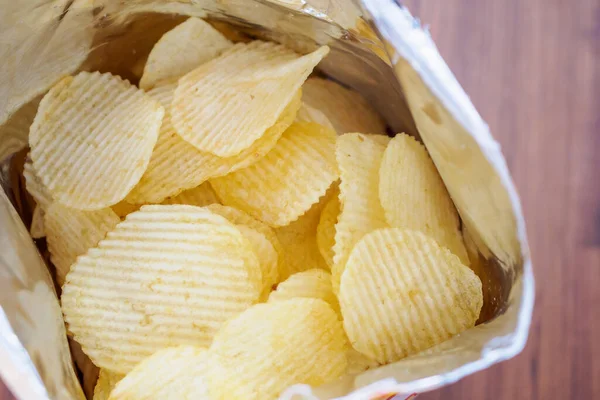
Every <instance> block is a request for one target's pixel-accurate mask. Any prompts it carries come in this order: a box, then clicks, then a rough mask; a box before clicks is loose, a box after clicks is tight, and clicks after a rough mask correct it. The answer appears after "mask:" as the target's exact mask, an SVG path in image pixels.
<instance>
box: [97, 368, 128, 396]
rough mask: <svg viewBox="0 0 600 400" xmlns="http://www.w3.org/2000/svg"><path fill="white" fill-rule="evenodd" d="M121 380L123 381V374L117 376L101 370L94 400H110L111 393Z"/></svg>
mask: <svg viewBox="0 0 600 400" xmlns="http://www.w3.org/2000/svg"><path fill="white" fill-rule="evenodd" d="M121 379H123V374H116V373H114V372H111V371H109V370H106V369H101V370H100V374H99V375H98V381H97V382H96V387H94V398H93V400H108V399H109V398H110V393H111V392H112V390H113V389H114V387H115V385H116V384H117V383H119V381H120V380H121Z"/></svg>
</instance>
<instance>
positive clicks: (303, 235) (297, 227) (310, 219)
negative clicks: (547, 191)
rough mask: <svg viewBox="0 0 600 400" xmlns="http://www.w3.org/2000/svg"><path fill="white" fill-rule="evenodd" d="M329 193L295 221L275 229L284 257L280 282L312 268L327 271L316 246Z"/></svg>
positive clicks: (280, 271)
mask: <svg viewBox="0 0 600 400" xmlns="http://www.w3.org/2000/svg"><path fill="white" fill-rule="evenodd" d="M330 192H331V189H330V190H329V191H328V192H327V193H326V194H325V196H324V197H323V198H322V199H321V200H320V201H319V202H318V203H316V204H314V205H313V206H312V207H311V208H310V210H308V211H307V212H306V213H304V215H301V216H300V218H298V219H297V220H296V221H294V222H292V223H291V224H289V225H286V226H282V227H281V228H277V229H275V234H276V235H277V238H278V239H279V242H280V243H281V246H282V247H283V252H284V257H285V265H284V266H283V267H284V268H282V269H280V270H279V277H280V279H281V280H283V279H287V278H288V277H290V276H291V275H293V274H295V273H297V272H302V271H306V270H309V269H313V268H319V269H324V270H327V269H328V267H327V263H326V262H325V260H324V259H323V256H322V255H321V252H320V251H319V247H318V246H317V225H318V224H319V216H320V215H321V210H323V207H324V205H325V202H326V201H327V199H328V198H329V193H330Z"/></svg>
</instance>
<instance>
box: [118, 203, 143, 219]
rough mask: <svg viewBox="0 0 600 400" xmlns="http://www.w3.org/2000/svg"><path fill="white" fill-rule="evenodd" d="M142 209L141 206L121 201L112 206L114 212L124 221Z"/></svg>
mask: <svg viewBox="0 0 600 400" xmlns="http://www.w3.org/2000/svg"><path fill="white" fill-rule="evenodd" d="M140 207H141V205H140V204H130V203H128V202H126V201H125V200H121V201H120V202H118V203H117V204H115V205H114V206H112V207H111V208H112V210H113V211H114V212H115V214H117V215H118V216H119V218H121V219H124V218H125V217H126V216H128V215H129V214H131V213H132V212H135V211H137V210H139V209H140Z"/></svg>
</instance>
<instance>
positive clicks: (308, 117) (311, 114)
mask: <svg viewBox="0 0 600 400" xmlns="http://www.w3.org/2000/svg"><path fill="white" fill-rule="evenodd" d="M296 121H299V122H314V123H315V124H319V125H323V126H324V127H326V128H329V129H331V130H334V131H335V127H334V126H333V124H332V123H331V121H329V118H327V116H325V114H323V112H322V111H319V110H317V109H316V108H313V107H311V106H309V105H308V104H306V103H302V105H301V106H300V109H299V110H298V114H296Z"/></svg>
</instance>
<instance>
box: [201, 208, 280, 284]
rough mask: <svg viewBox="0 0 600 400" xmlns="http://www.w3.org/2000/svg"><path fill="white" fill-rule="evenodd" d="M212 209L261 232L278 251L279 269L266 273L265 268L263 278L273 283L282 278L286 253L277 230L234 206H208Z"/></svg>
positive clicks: (237, 222) (236, 222)
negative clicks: (281, 273)
mask: <svg viewBox="0 0 600 400" xmlns="http://www.w3.org/2000/svg"><path fill="white" fill-rule="evenodd" d="M206 208H208V209H209V210H210V211H212V212H213V213H215V214H219V215H221V216H223V217H225V218H226V219H227V220H229V222H231V223H232V224H235V225H237V226H240V225H244V226H247V227H248V228H252V229H253V230H255V231H257V232H260V233H261V234H262V235H263V236H264V237H265V238H266V239H267V240H268V241H269V242H270V243H271V246H272V247H273V249H274V250H275V252H276V253H277V265H278V266H277V271H275V272H273V271H271V272H268V273H266V275H265V274H264V269H263V280H264V281H265V282H269V281H272V282H273V283H277V282H279V281H280V280H281V279H282V278H281V277H280V275H279V274H280V271H284V270H285V268H286V267H285V255H284V250H283V247H282V245H281V243H280V242H279V239H278V238H277V236H276V235H275V231H274V230H273V228H271V227H270V226H268V225H266V224H265V223H263V222H260V221H259V220H257V219H255V218H253V217H251V216H250V215H248V214H246V213H245V212H243V211H241V210H238V209H237V208H234V207H227V206H223V205H221V204H211V205H209V206H207V207H206Z"/></svg>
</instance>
